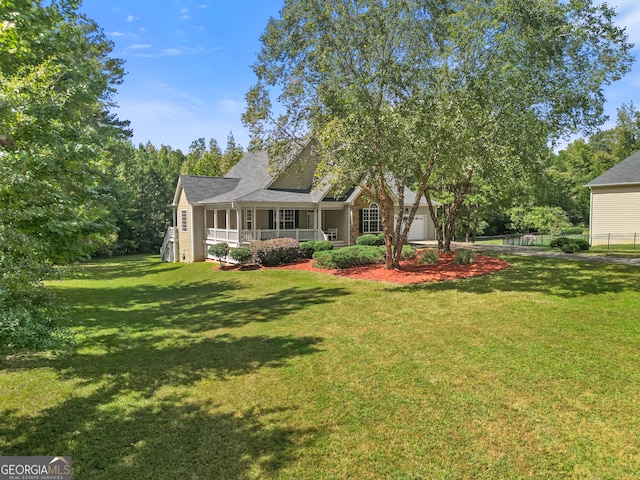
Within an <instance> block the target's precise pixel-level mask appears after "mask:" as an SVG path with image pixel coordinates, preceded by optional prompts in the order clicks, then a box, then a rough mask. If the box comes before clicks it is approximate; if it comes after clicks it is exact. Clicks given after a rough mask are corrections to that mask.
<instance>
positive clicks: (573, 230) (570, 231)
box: [560, 227, 584, 235]
mask: <svg viewBox="0 0 640 480" xmlns="http://www.w3.org/2000/svg"><path fill="white" fill-rule="evenodd" d="M582 232H584V228H583V227H565V228H563V229H562V230H560V234H561V235H581V234H582Z"/></svg>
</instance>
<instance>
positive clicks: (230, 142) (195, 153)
mask: <svg viewBox="0 0 640 480" xmlns="http://www.w3.org/2000/svg"><path fill="white" fill-rule="evenodd" d="M243 155H244V150H243V149H242V147H241V146H239V145H236V142H235V139H234V137H233V133H229V136H228V137H227V146H226V149H225V151H224V153H223V152H222V150H221V149H220V146H219V145H218V142H217V141H216V140H215V139H213V138H212V139H210V140H209V146H208V148H207V146H206V144H205V139H204V138H198V139H197V140H194V141H193V142H192V143H191V146H190V147H189V152H188V153H187V157H186V159H185V162H184V163H183V164H182V172H181V173H183V174H185V175H205V176H210V177H219V176H222V175H224V174H226V173H227V172H228V171H229V170H230V169H231V167H233V166H234V165H235V164H236V163H238V161H239V160H240V159H241V158H242V156H243Z"/></svg>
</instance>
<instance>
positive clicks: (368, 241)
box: [356, 233, 384, 247]
mask: <svg viewBox="0 0 640 480" xmlns="http://www.w3.org/2000/svg"><path fill="white" fill-rule="evenodd" d="M356 245H363V246H370V247H377V246H380V245H384V234H382V233H380V234H378V235H375V234H373V233H367V234H365V235H362V236H360V237H358V238H356Z"/></svg>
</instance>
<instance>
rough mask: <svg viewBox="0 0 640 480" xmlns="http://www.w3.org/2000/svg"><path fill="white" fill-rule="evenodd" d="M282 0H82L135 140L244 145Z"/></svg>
mask: <svg viewBox="0 0 640 480" xmlns="http://www.w3.org/2000/svg"><path fill="white" fill-rule="evenodd" d="M608 3H609V4H610V5H613V6H615V7H616V10H617V11H618V14H619V15H618V22H617V23H619V24H620V25H622V26H626V27H627V33H628V34H629V36H630V40H631V42H632V43H634V44H635V45H638V47H636V48H634V50H633V53H634V55H636V57H638V58H640V1H638V0H614V1H609V2H608ZM281 6H282V0H224V1H223V0H194V1H191V0H154V1H141V0H129V1H124V0H109V1H105V0H84V3H83V5H82V8H81V11H82V12H84V13H86V14H87V15H88V16H89V17H90V18H92V19H93V20H95V21H96V22H97V23H98V25H100V26H101V27H102V29H103V30H104V32H105V33H106V35H107V37H108V38H109V39H111V40H112V41H113V42H114V43H115V49H114V52H113V56H115V57H118V58H122V59H124V60H125V61H126V64H125V69H126V71H127V75H126V76H125V79H124V83H123V84H122V85H120V86H119V89H118V95H117V97H116V102H117V103H118V105H119V106H120V108H119V109H118V110H117V113H118V116H119V117H120V118H121V119H126V120H130V121H131V126H132V128H133V131H134V138H133V141H134V143H136V144H138V143H146V142H147V141H148V140H150V141H151V142H152V143H153V144H154V145H156V146H160V145H161V144H164V145H171V146H172V147H173V148H179V149H181V150H183V151H184V152H185V153H186V151H187V150H188V148H189V145H190V144H191V142H192V141H193V140H195V139H197V138H200V137H204V138H206V139H207V141H208V140H209V139H210V138H215V139H216V140H218V142H219V143H220V145H221V147H222V148H224V145H225V144H226V139H227V135H228V134H229V132H233V135H234V137H235V139H236V142H237V143H239V144H240V145H242V146H243V147H245V148H246V147H247V145H248V144H249V135H248V132H247V131H246V130H245V128H244V127H243V125H242V122H241V120H240V116H241V115H242V112H243V111H244V106H245V101H244V95H245V93H246V92H247V90H248V89H249V88H250V87H251V85H253V84H254V82H255V77H254V74H253V71H252V70H251V64H252V63H254V61H255V59H256V55H257V53H258V52H259V50H260V40H259V39H260V35H261V34H262V32H263V31H264V29H265V27H266V25H267V21H268V19H269V17H272V16H277V15H278V12H279V10H280V8H281ZM605 93H606V97H607V113H608V114H609V116H610V117H611V120H610V121H609V123H608V124H606V125H605V127H607V126H610V125H612V124H613V123H614V121H615V115H616V108H618V107H619V106H620V105H621V104H622V103H629V102H631V101H633V103H634V104H635V106H636V107H637V108H640V65H639V64H638V62H636V64H634V67H633V71H632V72H630V73H629V74H627V75H626V76H625V77H624V79H623V80H621V81H619V82H617V83H615V84H614V85H612V86H610V87H608V88H607V89H606V91H605Z"/></svg>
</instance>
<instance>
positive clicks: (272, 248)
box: [250, 238, 300, 267]
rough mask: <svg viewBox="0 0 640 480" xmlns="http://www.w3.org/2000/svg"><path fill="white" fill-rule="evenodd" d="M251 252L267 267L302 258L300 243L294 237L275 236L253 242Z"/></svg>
mask: <svg viewBox="0 0 640 480" xmlns="http://www.w3.org/2000/svg"><path fill="white" fill-rule="evenodd" d="M250 248H251V253H252V254H253V257H254V258H255V259H256V261H257V262H258V263H260V264H261V265H264V266H265V267H273V266H275V265H285V264H287V263H294V262H296V261H297V260H298V258H300V245H299V244H298V242H297V241H295V240H294V239H293V238H274V239H271V240H256V241H253V242H251V245H250Z"/></svg>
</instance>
